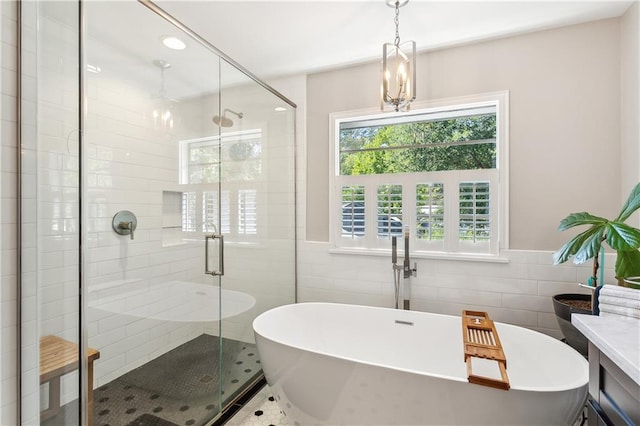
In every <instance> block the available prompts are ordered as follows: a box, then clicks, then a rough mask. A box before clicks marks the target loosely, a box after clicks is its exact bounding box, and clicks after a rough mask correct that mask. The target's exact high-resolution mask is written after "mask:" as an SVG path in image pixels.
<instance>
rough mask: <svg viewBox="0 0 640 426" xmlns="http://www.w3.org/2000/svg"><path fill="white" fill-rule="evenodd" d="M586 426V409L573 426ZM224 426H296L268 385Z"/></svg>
mask: <svg viewBox="0 0 640 426" xmlns="http://www.w3.org/2000/svg"><path fill="white" fill-rule="evenodd" d="M585 424H586V408H585V410H584V412H583V414H582V415H581V416H580V417H579V418H578V420H577V421H576V422H575V423H574V426H584V425H585ZM225 426H296V425H295V423H294V422H292V421H289V419H287V417H286V415H285V414H284V413H283V412H282V410H280V407H279V406H278V403H277V402H276V401H275V399H274V397H273V396H272V393H271V390H270V389H269V386H268V385H265V387H264V388H262V390H261V391H260V392H258V393H257V394H256V395H255V396H254V397H253V398H252V399H251V400H250V401H248V402H247V403H246V404H245V405H244V407H243V408H242V409H241V410H239V411H238V413H236V415H235V416H233V417H232V418H231V419H230V420H229V421H228V422H227V423H225Z"/></svg>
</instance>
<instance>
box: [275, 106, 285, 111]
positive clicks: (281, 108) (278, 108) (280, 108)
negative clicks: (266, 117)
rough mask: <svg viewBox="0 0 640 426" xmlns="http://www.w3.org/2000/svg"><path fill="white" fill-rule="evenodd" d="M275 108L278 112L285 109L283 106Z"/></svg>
mask: <svg viewBox="0 0 640 426" xmlns="http://www.w3.org/2000/svg"><path fill="white" fill-rule="evenodd" d="M275 109H276V111H278V112H282V111H286V110H287V109H286V108H285V107H276V108H275Z"/></svg>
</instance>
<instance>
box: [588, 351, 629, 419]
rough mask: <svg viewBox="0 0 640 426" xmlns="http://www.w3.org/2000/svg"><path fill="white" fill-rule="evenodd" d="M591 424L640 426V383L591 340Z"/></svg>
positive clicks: (589, 410) (589, 417) (589, 406)
mask: <svg viewBox="0 0 640 426" xmlns="http://www.w3.org/2000/svg"><path fill="white" fill-rule="evenodd" d="M587 408H588V415H587V418H588V419H589V426H609V425H638V426H640V385H638V383H635V382H634V381H633V380H632V379H631V378H630V377H629V376H628V375H627V374H626V373H625V372H624V371H622V370H621V369H620V367H618V366H617V365H616V364H615V363H614V362H613V361H612V360H611V359H609V357H607V356H606V355H605V354H604V353H603V352H602V351H601V350H600V349H599V348H598V347H597V346H596V345H595V344H594V343H593V342H589V401H588V402H587Z"/></svg>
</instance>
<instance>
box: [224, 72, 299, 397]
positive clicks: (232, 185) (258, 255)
mask: <svg viewBox="0 0 640 426" xmlns="http://www.w3.org/2000/svg"><path fill="white" fill-rule="evenodd" d="M220 86H221V92H220V93H221V94H220V111H222V119H221V120H218V121H219V122H220V138H219V143H220V157H219V159H220V165H221V167H220V168H221V172H220V178H221V185H220V188H221V192H220V194H218V199H219V205H218V211H217V212H216V213H217V215H218V217H219V226H218V229H219V230H220V231H221V233H222V234H223V235H224V261H225V269H224V271H225V273H224V276H223V277H222V281H221V287H222V289H221V294H222V314H223V315H222V324H221V336H222V340H221V357H222V359H221V366H222V377H223V386H222V390H221V392H222V399H223V404H226V403H229V402H230V401H231V400H233V398H234V397H235V396H237V395H238V393H239V392H242V391H243V390H244V389H246V385H247V384H249V383H252V382H254V381H255V380H257V379H258V378H260V377H261V375H262V370H261V364H260V359H259V354H258V352H257V351H256V347H255V340H254V334H253V328H252V324H253V320H254V318H255V317H256V316H258V315H259V314H260V313H262V312H264V311H266V310H268V309H270V308H273V307H276V306H280V305H283V304H288V303H294V302H295V167H294V165H295V163H294V155H295V150H294V128H295V126H294V120H295V107H293V106H292V105H290V104H289V103H288V102H287V101H286V100H284V99H283V98H281V97H279V96H277V95H276V94H274V93H273V92H271V91H270V90H268V89H267V88H265V87H263V86H262V85H261V84H260V83H259V82H256V81H255V80H253V79H252V78H250V76H248V75H246V74H245V73H244V72H242V71H241V70H239V69H238V68H236V66H235V65H234V64H232V63H229V62H227V61H225V60H222V61H221V67H220Z"/></svg>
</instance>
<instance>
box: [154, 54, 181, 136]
mask: <svg viewBox="0 0 640 426" xmlns="http://www.w3.org/2000/svg"><path fill="white" fill-rule="evenodd" d="M153 65H155V66H156V67H158V68H159V69H160V91H159V93H158V96H157V97H156V102H155V105H154V108H153V112H152V115H151V116H152V118H153V126H154V128H156V129H158V130H164V131H168V130H171V129H173V125H174V120H175V114H174V112H173V105H172V102H174V100H173V99H170V98H168V97H167V92H166V90H165V87H164V71H165V70H166V69H169V68H171V64H170V63H169V62H167V61H165V60H162V59H156V60H154V61H153Z"/></svg>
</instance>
